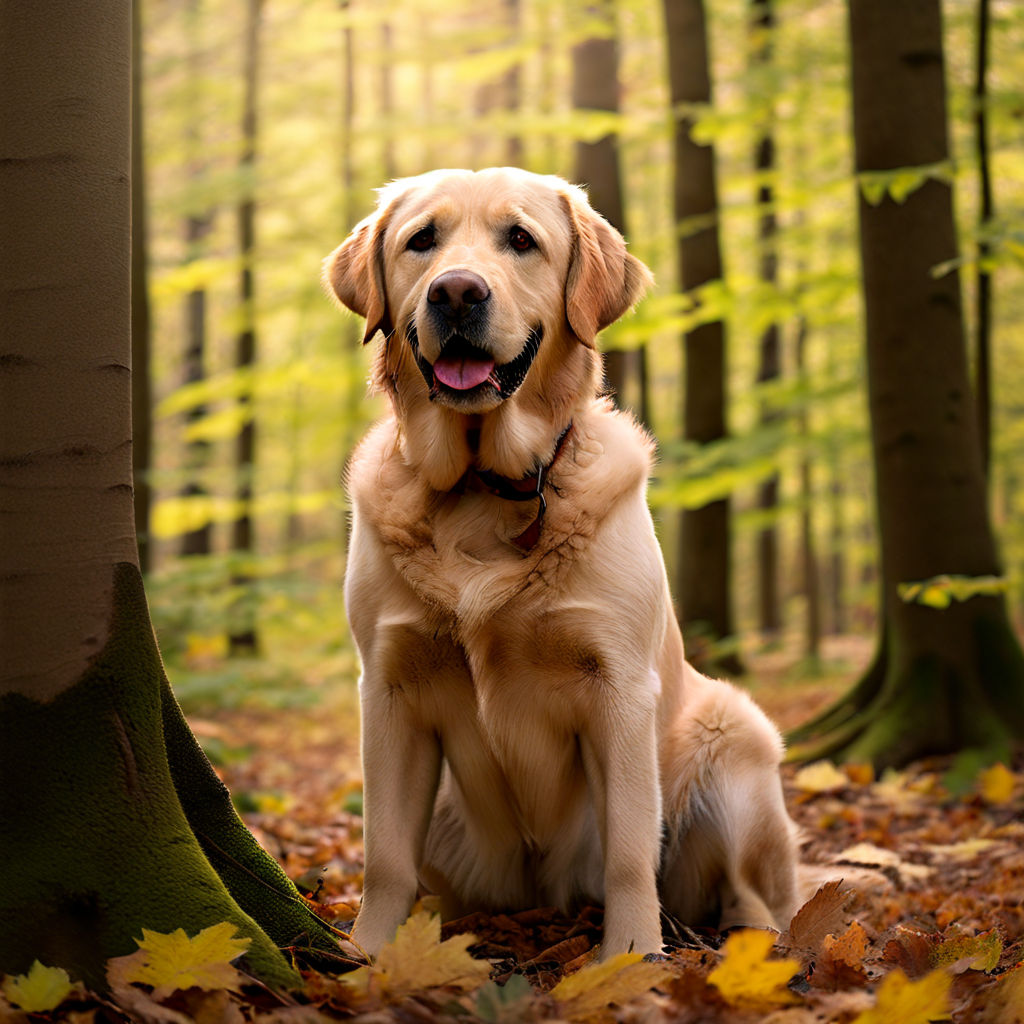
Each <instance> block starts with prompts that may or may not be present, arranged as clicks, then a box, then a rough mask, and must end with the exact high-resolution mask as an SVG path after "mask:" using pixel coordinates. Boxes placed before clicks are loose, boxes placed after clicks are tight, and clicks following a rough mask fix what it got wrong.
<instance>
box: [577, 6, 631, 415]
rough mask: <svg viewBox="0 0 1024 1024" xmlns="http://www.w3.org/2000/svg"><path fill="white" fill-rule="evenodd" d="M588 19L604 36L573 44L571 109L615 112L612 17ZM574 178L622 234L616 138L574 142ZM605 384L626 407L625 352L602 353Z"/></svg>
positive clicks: (601, 14)
mask: <svg viewBox="0 0 1024 1024" xmlns="http://www.w3.org/2000/svg"><path fill="white" fill-rule="evenodd" d="M588 14H589V15H590V17H591V18H595V19H596V18H601V19H602V20H603V21H604V23H605V27H606V29H607V32H608V34H607V35H603V36H596V37H594V38H592V39H586V40H584V41H583V42H582V43H577V44H576V45H575V46H574V47H573V50H572V105H573V108H574V109H576V110H601V111H610V112H613V113H618V110H619V88H620V86H619V41H618V30H617V27H616V25H615V13H614V11H613V10H608V9H607V8H606V7H599V6H596V5H595V6H592V7H590V8H589V10H588ZM575 165H576V166H575V169H574V171H573V177H574V179H575V181H576V182H577V183H578V184H580V185H585V186H586V187H587V191H588V193H589V195H590V204H591V206H593V207H594V209H595V210H597V211H598V213H600V214H601V215H602V216H603V217H604V218H605V220H607V221H608V223H609V224H611V225H612V227H614V228H615V229H616V230H618V231H619V232H620V233H622V234H625V233H626V215H625V210H624V209H623V201H622V173H621V169H620V167H619V141H618V136H617V135H615V134H613V133H609V134H607V135H604V136H602V137H601V138H600V139H596V140H595V141H593V142H587V141H584V140H582V139H581V140H579V141H577V142H576V153H575ZM602 356H603V361H604V380H605V385H606V387H607V388H608V390H609V391H610V392H611V395H612V398H613V400H614V401H615V404H616V405H617V406H618V407H619V408H620V409H621V408H624V405H625V394H626V387H627V378H628V376H629V363H630V359H629V353H627V352H624V351H622V350H621V349H605V350H604V351H603V353H602Z"/></svg>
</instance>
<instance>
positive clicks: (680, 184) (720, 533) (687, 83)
mask: <svg viewBox="0 0 1024 1024" xmlns="http://www.w3.org/2000/svg"><path fill="white" fill-rule="evenodd" d="M663 6H664V11H665V31H666V39H667V41H668V68H669V85H670V95H671V100H672V106H673V109H674V115H675V174H674V208H675V220H676V230H677V232H678V270H679V287H680V290H681V291H684V292H694V291H697V290H698V289H700V287H701V286H702V285H706V284H708V283H710V282H712V281H717V280H720V279H721V277H722V254H721V247H720V245H719V222H718V190H717V186H716V182H715V152H714V149H713V148H712V147H711V146H709V145H701V144H699V143H697V142H695V141H694V139H693V137H692V134H691V133H692V129H693V125H694V122H695V120H696V117H695V113H694V108H699V107H701V106H703V105H706V104H709V103H710V102H711V77H710V69H709V59H708V33H707V25H706V19H705V12H704V3H703V0H664V5H663ZM683 345H684V351H685V363H686V380H685V385H684V387H685V393H684V397H683V436H684V437H685V438H686V440H687V441H694V442H696V443H697V444H706V443H708V442H709V441H717V440H718V439H720V438H722V437H724V436H725V435H726V416H725V410H726V351H725V324H724V323H723V322H722V321H721V320H716V321H713V322H711V323H705V324H701V325H700V326H698V327H695V328H694V329H693V330H691V331H689V332H688V333H687V335H686V337H685V339H684V342H683ZM730 522H731V515H730V506H729V500H728V499H727V498H722V499H720V500H718V501H712V502H709V503H708V504H707V505H705V506H704V507H703V508H697V509H686V510H685V511H684V512H683V514H682V520H681V533H680V541H679V550H678V558H677V571H676V574H675V592H676V596H677V597H678V599H679V603H680V613H681V614H680V619H681V622H682V627H683V635H684V636H685V637H686V638H687V655H688V656H689V657H690V658H691V659H696V660H697V661H698V662H706V661H707V660H709V658H708V653H709V652H708V651H707V648H706V647H705V646H704V644H705V643H706V641H708V640H711V641H716V640H720V639H723V638H726V637H731V636H732V634H733V619H732V590H731V581H732V567H731V537H730V533H731V531H730ZM702 654H703V655H704V656H702ZM710 660H714V659H713V658H711V659H710ZM717 665H718V667H719V668H724V669H726V670H728V671H732V672H734V673H735V672H738V671H740V670H741V665H740V662H739V658H738V657H737V656H736V655H730V656H727V657H725V658H720V659H718V660H717Z"/></svg>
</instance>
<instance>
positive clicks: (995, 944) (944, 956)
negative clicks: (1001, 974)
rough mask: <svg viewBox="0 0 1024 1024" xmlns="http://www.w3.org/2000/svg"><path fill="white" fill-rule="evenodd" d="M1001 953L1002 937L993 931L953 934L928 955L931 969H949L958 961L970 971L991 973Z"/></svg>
mask: <svg viewBox="0 0 1024 1024" xmlns="http://www.w3.org/2000/svg"><path fill="white" fill-rule="evenodd" d="M1002 952H1003V939H1002V936H1001V935H1000V934H999V933H998V932H997V931H996V930H995V929H994V928H992V929H991V930H989V931H987V932H982V933H981V934H980V935H967V934H963V933H961V934H955V935H953V936H952V937H950V938H948V939H944V940H943V941H942V942H941V943H939V945H937V946H934V947H933V948H932V950H931V953H930V955H929V962H930V963H931V966H932V967H951V966H952V965H953V964H956V963H959V962H960V961H966V966H967V967H969V968H970V969H971V970H972V971H984V972H985V973H986V974H988V973H990V972H991V971H993V970H994V969H995V968H996V967H997V966H998V964H999V957H1000V955H1001V954H1002Z"/></svg>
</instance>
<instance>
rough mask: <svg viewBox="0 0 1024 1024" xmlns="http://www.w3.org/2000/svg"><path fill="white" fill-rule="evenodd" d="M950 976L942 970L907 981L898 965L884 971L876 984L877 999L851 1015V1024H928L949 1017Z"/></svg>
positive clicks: (951, 981) (951, 980)
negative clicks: (861, 1010)
mask: <svg viewBox="0 0 1024 1024" xmlns="http://www.w3.org/2000/svg"><path fill="white" fill-rule="evenodd" d="M952 983H953V979H952V977H951V976H950V975H949V974H948V973H947V972H946V971H943V970H938V971H932V972H931V974H926V975H925V976H924V977H923V978H921V979H919V980H918V981H911V980H910V979H909V978H908V977H907V976H906V975H905V974H904V973H903V972H902V971H901V970H900V969H899V968H896V970H894V971H893V972H892V973H891V974H887V975H886V976H885V978H884V979H883V980H882V984H881V985H879V986H878V998H877V999H876V1000H875V1005H874V1006H873V1007H872V1008H871V1009H870V1010H865V1011H864V1012H863V1013H862V1014H860V1015H859V1016H858V1017H855V1018H854V1020H853V1024H929V1022H931V1021H937V1020H949V987H950V985H951V984H952Z"/></svg>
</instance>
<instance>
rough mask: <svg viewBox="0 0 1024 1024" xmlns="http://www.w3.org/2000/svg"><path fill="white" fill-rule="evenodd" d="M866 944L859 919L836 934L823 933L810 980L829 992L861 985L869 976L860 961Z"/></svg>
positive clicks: (866, 948) (863, 955)
mask: <svg viewBox="0 0 1024 1024" xmlns="http://www.w3.org/2000/svg"><path fill="white" fill-rule="evenodd" d="M869 945H870V942H869V940H868V933H867V932H866V931H865V930H864V928H863V926H862V925H861V924H860V922H858V921H854V922H853V923H852V924H851V925H850V927H849V928H847V929H846V931H844V932H843V933H842V935H840V936H838V937H836V936H835V935H826V936H825V938H824V940H823V942H822V944H821V955H820V956H819V957H818V960H817V963H816V964H815V968H814V973H813V974H812V975H811V983H812V984H813V985H814V986H815V987H816V988H823V989H826V990H828V991H832V992H837V991H839V990H840V989H843V988H856V987H859V986H861V985H863V984H864V983H865V982H866V981H867V980H868V975H867V971H866V970H865V968H864V963H863V961H864V957H865V955H866V954H867V951H868V946H869Z"/></svg>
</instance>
